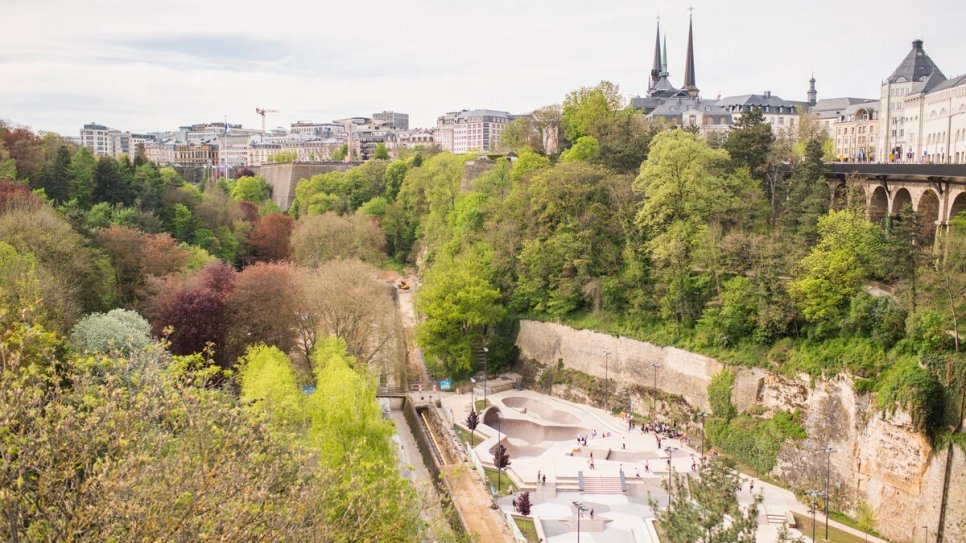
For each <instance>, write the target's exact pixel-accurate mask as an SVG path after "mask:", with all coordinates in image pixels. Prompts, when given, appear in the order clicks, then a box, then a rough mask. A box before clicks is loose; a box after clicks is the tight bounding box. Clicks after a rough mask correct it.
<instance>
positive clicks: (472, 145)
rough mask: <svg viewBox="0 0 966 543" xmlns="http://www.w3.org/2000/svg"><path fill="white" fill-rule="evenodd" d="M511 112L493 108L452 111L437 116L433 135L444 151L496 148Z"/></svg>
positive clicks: (489, 149) (456, 151)
mask: <svg viewBox="0 0 966 543" xmlns="http://www.w3.org/2000/svg"><path fill="white" fill-rule="evenodd" d="M509 122H510V114H509V113H507V112H505V111H495V110H491V109H473V110H465V109H464V110H462V111H458V112H450V113H446V114H444V115H442V116H440V117H439V118H438V119H436V130H435V132H434V133H433V138H434V140H435V141H436V144H437V145H439V147H440V148H441V149H442V150H444V151H450V152H453V153H456V154H462V153H468V152H470V151H493V150H496V149H498V148H499V146H500V132H501V131H502V130H503V127H504V126H506V124H507V123H509Z"/></svg>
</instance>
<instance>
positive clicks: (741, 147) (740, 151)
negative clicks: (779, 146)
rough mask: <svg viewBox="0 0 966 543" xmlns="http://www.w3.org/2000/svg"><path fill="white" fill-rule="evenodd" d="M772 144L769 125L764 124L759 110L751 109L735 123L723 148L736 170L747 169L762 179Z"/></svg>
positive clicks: (773, 138)
mask: <svg viewBox="0 0 966 543" xmlns="http://www.w3.org/2000/svg"><path fill="white" fill-rule="evenodd" d="M774 143H775V136H774V134H772V131H771V125H770V124H769V123H766V122H765V118H764V115H763V114H762V111H761V109H759V108H753V109H752V110H751V111H749V112H746V113H743V114H742V115H741V117H739V118H738V120H737V121H735V124H734V126H732V127H731V131H730V132H729V133H728V139H726V140H725V142H724V145H723V147H724V148H725V150H726V151H728V155H729V156H730V157H731V161H732V163H733V164H734V166H735V167H736V168H748V170H749V171H750V172H751V173H752V174H753V175H755V176H756V177H759V178H762V177H763V175H762V174H763V172H762V168H763V166H764V165H765V162H766V160H767V157H768V154H769V153H770V152H771V147H772V144H774Z"/></svg>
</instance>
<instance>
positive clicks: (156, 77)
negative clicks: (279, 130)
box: [0, 0, 966, 136]
mask: <svg viewBox="0 0 966 543" xmlns="http://www.w3.org/2000/svg"><path fill="white" fill-rule="evenodd" d="M689 5H690V2H688V1H686V0H637V1H631V0H597V1H596V2H587V1H586V0H582V1H577V0H488V1H479V0H476V1H473V2H469V1H464V0H394V1H385V0H356V1H342V2H331V1H326V0H311V1H303V0H294V1H293V0H289V1H285V2H268V1H266V0H261V1H242V0H233V1H222V0H206V1H198V0H165V1H164V2H146V1H143V0H123V1H120V0H82V1H78V0H0V28H2V30H0V119H5V120H8V121H11V122H13V123H16V124H21V125H26V126H29V127H31V128H33V129H34V130H49V131H55V132H58V133H61V134H63V135H68V136H76V135H77V134H78V131H79V129H80V127H81V125H83V124H85V123H89V122H97V123H100V124H104V125H107V126H110V127H113V128H118V129H120V130H126V131H131V132H153V131H163V130H174V129H176V128H177V127H178V126H183V125H187V124H193V123H200V122H213V121H222V120H224V119H227V120H228V121H229V122H231V123H240V124H243V125H244V126H245V127H252V128H258V127H260V126H261V118H260V117H259V116H258V115H257V114H256V113H255V108H256V107H262V108H266V109H275V110H278V113H273V114H269V117H268V126H269V127H276V126H288V125H289V124H290V123H292V122H295V121H298V120H311V121H316V122H325V121H331V120H333V119H337V118H342V117H348V116H371V114H372V113H374V112H378V111H383V110H392V111H399V112H404V113H409V114H410V126H412V127H430V126H435V123H436V117H438V116H439V115H441V114H443V113H445V112H447V111H456V110H460V109H473V108H486V109H496V110H503V111H509V112H511V113H527V112H529V111H532V110H534V109H536V108H538V107H541V106H544V105H549V104H554V103H561V102H562V101H563V98H564V96H566V94H567V93H568V92H569V91H571V90H574V89H577V88H579V87H582V86H593V85H595V84H596V83H597V82H599V81H601V80H608V81H612V82H614V83H616V84H618V85H619V86H620V89H621V91H622V93H623V94H624V95H625V96H634V95H640V94H644V93H645V92H646V90H647V81H648V77H649V72H650V66H651V62H652V58H653V48H654V32H655V25H656V22H657V17H658V16H660V23H661V28H662V33H666V35H667V44H668V63H669V66H668V68H669V71H670V74H671V75H670V79H671V82H672V83H673V84H675V85H676V86H678V87H680V86H681V84H682V79H683V72H684V60H685V58H684V57H685V50H686V46H687V28H688V16H689V11H688V7H689ZM913 6H914V7H913ZM693 16H694V32H695V36H694V42H695V65H696V75H697V77H696V78H697V86H698V87H699V88H700V89H701V94H702V97H704V98H714V97H717V96H718V95H721V96H723V97H724V96H732V95H738V94H749V93H758V94H760V93H762V92H764V91H766V90H770V91H772V93H773V94H775V95H777V96H781V97H782V98H785V99H787V100H805V92H806V90H807V87H808V78H809V77H810V76H811V74H813V73H814V75H815V78H816V79H817V88H818V93H819V98H831V97H836V96H857V97H870V98H878V96H879V85H880V83H881V81H882V80H883V79H884V78H886V77H888V76H889V75H890V74H891V73H892V71H893V70H894V69H895V68H896V66H898V64H899V62H900V61H901V60H902V59H903V58H904V56H905V55H906V54H907V53H908V51H909V50H910V49H911V42H912V40H913V39H917V38H919V39H923V40H924V41H925V50H926V52H927V53H928V54H929V55H930V56H931V57H932V59H933V60H934V61H935V62H936V64H937V65H938V66H939V68H940V69H941V70H942V71H943V72H944V73H945V75H946V76H947V77H952V76H954V75H958V74H962V73H964V72H966V56H964V55H963V53H964V52H966V38H964V37H963V34H962V33H961V30H962V22H963V21H966V2H964V1H962V0H920V1H919V2H916V3H914V4H910V3H909V2H899V1H895V0H809V1H804V0H784V1H780V2H779V1H772V2H764V1H761V0H694V12H693Z"/></svg>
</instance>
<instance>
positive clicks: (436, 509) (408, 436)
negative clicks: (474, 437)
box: [390, 409, 452, 541]
mask: <svg viewBox="0 0 966 543" xmlns="http://www.w3.org/2000/svg"><path fill="white" fill-rule="evenodd" d="M390 417H391V418H392V421H393V423H395V425H396V435H395V436H394V441H395V442H396V446H397V448H398V450H399V460H400V464H401V471H402V474H403V477H405V478H407V479H409V481H410V483H411V484H412V485H413V487H414V488H415V489H416V494H417V495H418V496H419V502H420V506H421V511H420V513H421V515H422V517H423V520H425V521H426V523H427V524H428V525H429V532H430V534H431V536H435V537H434V538H433V541H440V540H446V539H449V537H450V534H451V533H452V528H451V527H450V525H449V522H448V521H447V520H446V516H445V515H444V514H443V509H442V507H440V505H439V502H440V496H439V492H438V491H437V490H436V487H435V486H434V485H433V483H432V481H433V478H432V476H431V475H430V473H429V470H427V469H426V466H425V465H424V464H423V458H422V456H421V455H420V454H419V448H418V446H417V445H416V440H415V438H414V437H413V434H412V431H410V429H409V424H408V423H407V422H406V417H404V416H403V413H402V410H400V409H393V410H392V411H391V412H390Z"/></svg>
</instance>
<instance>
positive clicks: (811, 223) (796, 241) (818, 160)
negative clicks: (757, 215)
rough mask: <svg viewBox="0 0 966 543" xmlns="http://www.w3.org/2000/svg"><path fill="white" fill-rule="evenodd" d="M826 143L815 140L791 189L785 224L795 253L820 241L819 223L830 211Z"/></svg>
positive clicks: (796, 168)
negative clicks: (826, 170) (826, 182)
mask: <svg viewBox="0 0 966 543" xmlns="http://www.w3.org/2000/svg"><path fill="white" fill-rule="evenodd" d="M822 153H823V151H822V143H821V142H820V141H819V140H811V141H809V142H808V144H807V145H806V147H805V157H804V158H803V159H802V160H801V161H800V162H798V163H797V164H795V166H794V168H793V171H792V179H791V187H790V189H789V192H788V199H787V201H786V204H785V210H784V213H783V215H782V217H781V224H782V227H783V228H784V230H785V232H786V233H787V235H788V236H790V238H791V241H792V242H793V245H792V247H791V248H792V249H793V250H794V252H796V253H798V254H801V253H802V252H804V250H806V249H807V248H808V247H811V246H812V245H814V244H815V243H816V242H817V241H818V235H819V234H818V222H819V219H820V218H821V217H822V216H824V215H825V214H826V213H827V212H828V210H829V201H830V197H829V192H828V185H826V184H825V163H824V162H823V160H822Z"/></svg>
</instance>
